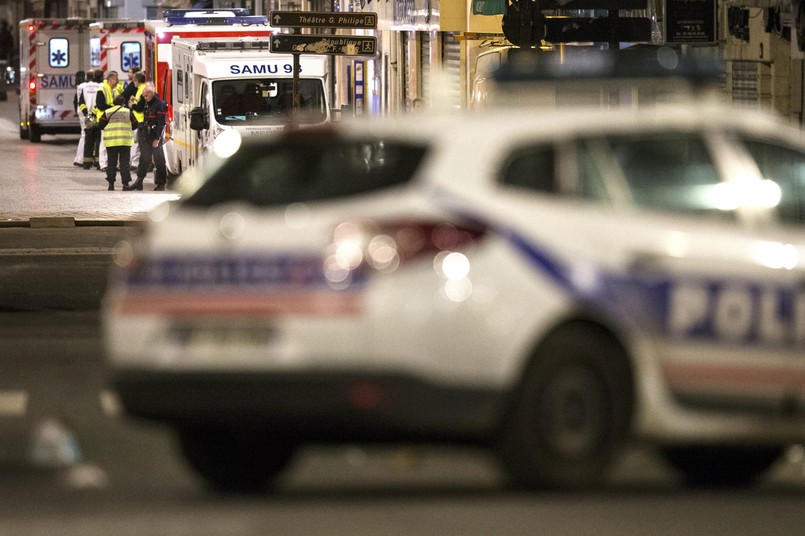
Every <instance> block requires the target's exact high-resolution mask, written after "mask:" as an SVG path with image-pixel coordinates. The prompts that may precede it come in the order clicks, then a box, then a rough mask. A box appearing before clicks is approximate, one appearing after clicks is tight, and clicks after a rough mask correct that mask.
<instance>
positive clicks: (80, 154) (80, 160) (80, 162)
mask: <svg viewBox="0 0 805 536" xmlns="http://www.w3.org/2000/svg"><path fill="white" fill-rule="evenodd" d="M85 81H86V73H85V72H84V71H77V72H76V73H75V95H73V110H75V113H76V114H78V122H79V123H80V124H81V137H80V138H78V147H76V150H75V158H73V165H74V166H78V167H84V114H82V113H81V108H79V106H78V101H79V97H80V96H81V89H82V85H83V84H84V82H85Z"/></svg>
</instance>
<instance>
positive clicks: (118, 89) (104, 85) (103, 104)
mask: <svg viewBox="0 0 805 536" xmlns="http://www.w3.org/2000/svg"><path fill="white" fill-rule="evenodd" d="M101 72H103V71H101ZM96 80H97V81H98V82H101V87H100V89H99V90H98V96H97V98H96V100H95V107H96V109H97V111H98V120H100V118H101V115H102V114H103V112H104V111H106V109H107V108H110V107H111V106H112V105H113V103H114V101H115V97H117V96H118V95H121V94H122V93H123V82H121V81H120V77H119V76H118V74H117V71H109V74H108V75H107V76H106V80H103V79H98V78H96ZM123 102H125V100H124V101H123ZM100 141H101V146H100V151H98V163H99V164H100V167H101V171H106V164H107V160H108V156H107V154H106V144H105V143H103V133H101V140H100Z"/></svg>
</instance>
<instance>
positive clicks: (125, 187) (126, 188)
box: [123, 184, 132, 192]
mask: <svg viewBox="0 0 805 536" xmlns="http://www.w3.org/2000/svg"><path fill="white" fill-rule="evenodd" d="M131 190H132V187H131V186H129V185H128V184H124V185H123V191H124V192H130V191H131Z"/></svg>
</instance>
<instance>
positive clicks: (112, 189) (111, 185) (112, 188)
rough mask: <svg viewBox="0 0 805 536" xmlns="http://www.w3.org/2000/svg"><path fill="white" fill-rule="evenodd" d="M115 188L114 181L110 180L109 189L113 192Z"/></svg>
mask: <svg viewBox="0 0 805 536" xmlns="http://www.w3.org/2000/svg"><path fill="white" fill-rule="evenodd" d="M114 189H115V185H114V183H112V182H110V183H109V188H107V190H109V191H110V192H111V191H114Z"/></svg>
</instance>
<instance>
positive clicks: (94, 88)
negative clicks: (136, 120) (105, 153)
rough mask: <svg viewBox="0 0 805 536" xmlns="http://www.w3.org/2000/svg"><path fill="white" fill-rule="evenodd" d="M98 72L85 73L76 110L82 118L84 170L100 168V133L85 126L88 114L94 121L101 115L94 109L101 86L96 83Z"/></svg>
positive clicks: (94, 128)
mask: <svg viewBox="0 0 805 536" xmlns="http://www.w3.org/2000/svg"><path fill="white" fill-rule="evenodd" d="M100 72H101V71H99V70H98V71H93V70H89V71H87V72H86V75H85V78H86V82H84V83H83V84H81V88H80V93H81V94H80V95H79V97H78V109H79V110H80V111H81V115H82V116H83V119H81V125H82V128H83V130H84V160H83V168H84V169H92V168H93V167H95V168H98V167H100V165H99V163H98V144H99V142H100V139H101V131H100V129H99V128H97V126H93V127H89V126H88V125H87V124H86V118H87V117H89V115H90V114H92V115H93V117H94V118H96V119H97V118H98V117H100V116H101V115H102V114H99V113H98V112H97V110H96V109H95V102H96V100H97V96H98V93H99V92H100V87H101V84H100V83H99V82H98V76H99V73H100Z"/></svg>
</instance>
